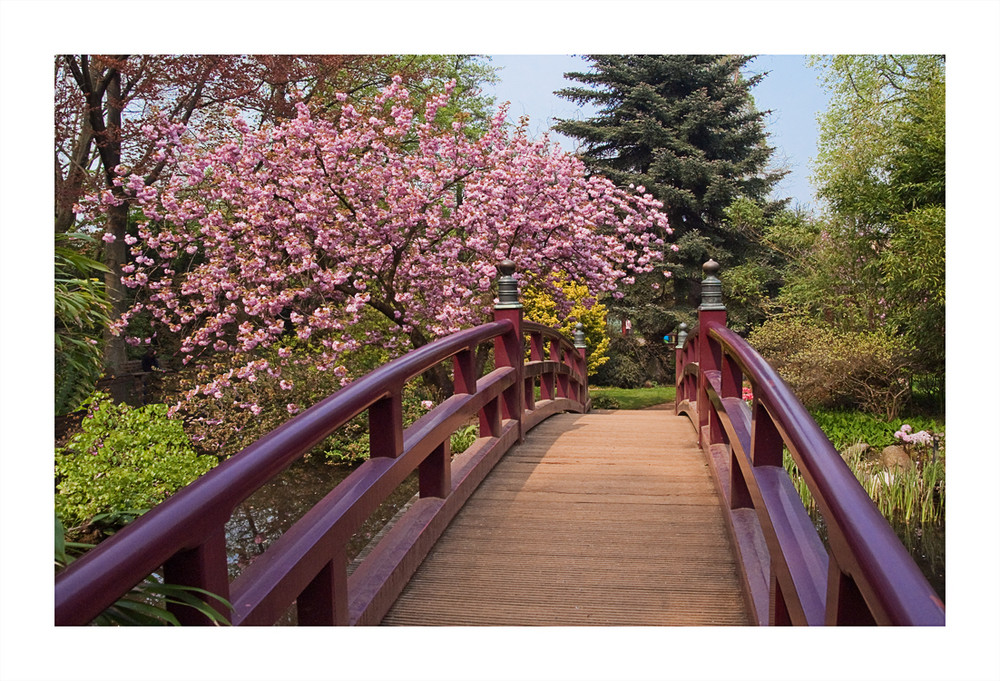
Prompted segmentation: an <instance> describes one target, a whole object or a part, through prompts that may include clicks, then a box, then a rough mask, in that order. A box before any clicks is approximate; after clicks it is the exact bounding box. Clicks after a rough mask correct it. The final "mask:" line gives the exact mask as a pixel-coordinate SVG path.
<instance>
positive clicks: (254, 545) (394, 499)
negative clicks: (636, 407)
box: [226, 457, 418, 625]
mask: <svg viewBox="0 0 1000 681" xmlns="http://www.w3.org/2000/svg"><path fill="white" fill-rule="evenodd" d="M353 470H354V467H351V466H345V465H338V464H330V463H327V462H326V461H325V460H323V459H322V458H321V457H310V458H307V459H301V460H299V461H296V462H295V463H293V464H292V465H291V466H289V467H288V468H286V469H285V470H284V471H282V473H281V474H280V475H278V476H277V477H275V478H274V479H273V480H271V481H270V482H268V483H267V484H266V485H264V486H263V487H261V488H260V489H259V490H257V491H256V492H255V493H254V494H253V495H251V496H250V497H249V498H248V499H247V500H246V501H244V502H243V503H242V504H240V505H239V506H237V507H236V510H235V511H233V515H232V517H231V518H230V520H229V522H228V523H227V524H226V550H227V555H228V562H229V577H230V579H233V578H235V577H236V576H237V575H239V574H240V572H242V571H243V570H244V569H245V568H246V566H247V565H249V564H250V562H251V561H252V560H253V559H254V558H255V557H256V556H258V555H260V554H261V553H263V552H264V550H265V549H266V548H267V547H268V546H269V545H271V544H272V543H274V542H275V541H277V539H278V538H279V537H280V536H281V535H282V534H283V533H284V532H285V531H287V530H288V528H290V527H291V526H292V525H293V524H295V522H296V521H297V520H298V519H299V518H301V517H302V516H303V515H304V514H305V513H306V512H307V511H308V510H309V509H310V508H312V507H313V506H314V505H315V504H316V503H318V502H319V501H320V500H321V499H322V498H323V497H325V496H326V495H327V493H329V492H330V490H332V489H333V488H334V487H336V486H337V484H338V483H340V482H341V481H342V480H344V478H346V477H347V476H348V475H350V473H351V471H353ZM417 489H418V482H417V476H416V473H414V474H413V475H411V476H410V477H409V478H407V479H406V481H404V483H403V484H402V485H400V486H399V488H397V490H396V491H395V492H394V493H393V494H392V495H391V496H390V497H389V498H388V499H387V500H386V501H385V502H384V503H383V504H382V505H381V506H379V508H378V509H377V510H376V511H375V512H374V513H373V514H372V515H371V517H369V518H368V520H367V521H365V523H364V525H363V526H362V527H361V529H360V530H359V531H358V532H357V533H356V534H355V535H354V537H353V538H352V539H351V542H350V543H349V544H348V546H347V558H348V560H353V559H354V558H355V557H356V556H357V555H358V554H359V553H361V551H362V550H363V549H364V548H365V547H366V546H367V545H368V544H369V543H370V542H371V540H372V538H373V537H375V536H376V535H377V534H378V532H379V530H381V529H382V528H383V527H384V526H385V524H386V523H387V522H388V521H389V520H391V519H392V517H393V516H394V515H395V514H396V512H397V511H398V510H399V509H400V508H402V507H403V506H404V505H405V504H406V503H407V502H408V501H409V500H410V499H411V498H412V497H413V495H414V494H416V492H417ZM295 620H296V617H295V607H294V606H293V607H292V608H290V609H289V611H288V612H287V613H285V616H284V617H283V618H282V619H281V620H280V621H279V622H278V624H279V625H290V624H295Z"/></svg>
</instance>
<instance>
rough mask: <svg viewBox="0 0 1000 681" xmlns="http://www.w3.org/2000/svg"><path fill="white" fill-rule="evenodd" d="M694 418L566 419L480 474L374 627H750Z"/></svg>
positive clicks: (647, 414) (535, 433) (638, 414)
mask: <svg viewBox="0 0 1000 681" xmlns="http://www.w3.org/2000/svg"><path fill="white" fill-rule="evenodd" d="M719 503H720V502H719V497H718V494H717V493H716V491H715V487H714V485H713V483H712V478H711V474H710V473H709V470H708V466H707V463H706V461H705V457H704V455H703V454H702V453H701V451H700V450H699V449H698V445H697V441H696V439H695V432H694V429H693V428H692V426H691V424H690V422H689V421H688V420H687V419H686V418H683V417H676V416H674V415H672V414H670V413H669V412H663V411H618V412H613V413H603V414H587V415H579V414H561V415H557V416H554V417H552V418H550V419H548V420H547V421H546V422H544V423H542V424H540V425H539V426H537V427H536V428H534V429H533V430H532V431H531V433H530V435H529V436H528V438H527V439H526V440H525V442H524V443H523V444H521V445H520V446H518V447H516V448H514V449H513V450H511V451H510V452H509V453H508V454H507V455H506V456H505V457H504V458H503V459H502V460H501V461H500V462H499V463H498V464H497V466H496V467H495V468H494V469H493V471H492V473H490V475H489V476H487V478H486V479H485V480H484V481H483V482H482V484H481V485H480V487H479V489H478V490H477V491H476V492H475V494H474V495H473V496H472V498H471V499H470V500H469V501H468V502H467V503H466V505H465V507H464V508H463V509H462V511H460V512H459V514H458V515H457V516H456V518H455V520H454V521H452V523H451V525H450V526H449V527H448V529H447V530H446V531H445V533H444V535H443V536H442V537H441V538H440V539H439V540H438V542H437V544H436V545H435V547H434V548H433V549H432V550H431V553H430V554H429V555H428V556H427V558H426V560H425V561H424V563H423V565H421V567H420V568H419V570H418V571H417V572H416V574H415V575H414V576H413V578H412V579H411V580H410V583H409V584H408V585H407V587H406V589H405V590H404V591H403V593H402V594H401V595H400V597H399V599H398V600H397V601H396V604H395V605H394V606H393V608H392V609H391V610H390V611H389V613H388V614H387V615H386V616H385V618H384V619H383V621H382V623H383V624H388V625H558V626H565V625H685V626H697V625H743V624H749V620H748V617H747V613H746V607H745V604H744V600H743V595H742V593H741V590H740V582H739V576H738V574H737V569H736V563H735V560H734V557H733V552H732V549H731V546H730V543H729V538H728V536H727V533H726V529H725V525H724V521H723V516H722V509H721V508H720V506H719Z"/></svg>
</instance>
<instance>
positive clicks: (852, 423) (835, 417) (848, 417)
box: [810, 409, 944, 452]
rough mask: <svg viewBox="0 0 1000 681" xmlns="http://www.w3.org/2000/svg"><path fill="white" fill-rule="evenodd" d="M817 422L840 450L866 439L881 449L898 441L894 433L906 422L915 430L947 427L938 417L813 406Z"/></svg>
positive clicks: (813, 414)
mask: <svg viewBox="0 0 1000 681" xmlns="http://www.w3.org/2000/svg"><path fill="white" fill-rule="evenodd" d="M810 413H811V414H812V417H813V419H815V421H816V424H817V425H818V426H819V427H820V428H821V429H822V430H823V432H824V433H825V434H826V436H827V437H828V438H830V442H831V443H833V446H834V447H835V448H836V449H837V451H841V452H842V451H844V450H845V449H847V448H848V447H850V446H851V445H855V444H858V443H859V442H863V443H865V444H868V445H871V447H872V448H874V449H878V450H881V449H883V448H884V447H888V446H889V445H893V444H898V442H897V440H896V438H895V437H894V435H893V433H895V432H896V431H898V430H899V429H900V427H901V426H902V425H903V424H904V423H908V424H910V425H911V426H913V429H914V430H926V431H933V432H935V433H941V432H943V431H944V426H943V424H940V423H938V421H936V420H935V419H931V418H928V417H924V416H907V417H906V418H900V417H896V418H895V419H892V420H885V419H882V418H879V417H877V416H873V415H872V414H867V413H864V412H860V411H851V410H843V409H813V410H811V411H810Z"/></svg>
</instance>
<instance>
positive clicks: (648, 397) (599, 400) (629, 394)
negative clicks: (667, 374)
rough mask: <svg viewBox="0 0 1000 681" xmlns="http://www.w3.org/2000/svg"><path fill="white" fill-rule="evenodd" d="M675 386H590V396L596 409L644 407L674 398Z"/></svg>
mask: <svg viewBox="0 0 1000 681" xmlns="http://www.w3.org/2000/svg"><path fill="white" fill-rule="evenodd" d="M676 390H677V388H676V387H675V386H672V385H668V386H660V387H656V388H633V389H626V388H600V387H597V386H590V398H591V399H592V400H593V401H594V407H595V408H597V409H645V408H646V407H652V406H655V405H657V404H663V403H664V402H670V401H672V400H673V399H674V394H675V392H676Z"/></svg>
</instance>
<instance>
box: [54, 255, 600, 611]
mask: <svg viewBox="0 0 1000 681" xmlns="http://www.w3.org/2000/svg"><path fill="white" fill-rule="evenodd" d="M500 270H501V273H502V275H503V276H502V277H501V278H500V303H499V304H498V305H497V308H496V310H495V312H494V321H493V322H490V323H488V324H484V325H482V326H479V327H476V328H473V329H468V330H466V331H460V332H458V333H456V334H453V335H451V336H448V337H446V338H442V339H440V340H438V341H435V342H433V343H430V344H428V345H426V346H424V347H422V348H419V349H417V350H414V351H413V352H410V353H408V354H407V355H404V356H403V357H400V358H399V359H396V360H394V361H392V362H389V363H388V364H386V365H385V366H382V367H380V368H378V369H376V370H375V371H373V372H371V373H370V374H368V375H366V376H364V377H363V378H361V379H359V380H357V381H355V382H354V383H352V384H350V385H348V386H347V387H345V388H343V389H341V390H339V391H337V392H336V393H334V394H333V395H331V396H330V397H328V398H326V399H325V400H323V401H321V402H319V403H317V404H315V405H314V406H313V407H311V408H310V409H307V410H306V411H304V412H303V413H302V414H300V415H298V416H296V417H295V418H293V419H291V420H289V421H288V422H287V423H285V424H284V425H282V426H281V427H279V428H277V429H275V430H273V431H271V432H270V433H268V434H267V435H265V436H264V437H263V438H261V439H260V440H258V441H257V442H255V443H254V444H252V445H250V446H249V447H247V448H246V449H244V450H243V451H242V452H240V453H238V454H236V455H235V456H233V457H232V458H230V459H228V460H227V461H225V462H223V463H222V464H220V465H219V466H218V467H217V468H215V469H214V470H212V471H210V472H209V473H208V474H206V475H204V476H203V477H201V478H199V479H198V480H196V481H195V482H193V483H192V484H190V485H188V486H187V487H185V488H184V489H182V490H180V491H178V492H177V494H175V495H174V496H173V497H171V498H170V499H168V500H166V501H165V502H164V503H162V504H160V505H159V506H157V507H156V508H154V509H152V510H151V511H149V512H148V513H146V514H144V515H143V516H141V517H140V518H138V519H137V520H135V521H134V522H133V523H131V524H130V525H129V526H127V527H125V528H124V529H123V530H121V531H120V532H118V533H117V534H116V535H114V536H113V537H111V538H109V539H107V540H106V541H105V542H103V543H102V544H100V545H99V546H98V547H97V548H95V549H94V550H92V551H90V552H89V553H87V554H86V555H85V556H83V557H82V558H80V559H79V560H77V561H75V562H73V563H72V564H71V565H70V566H69V567H68V568H67V569H66V570H64V571H63V572H61V573H60V574H59V575H58V576H57V577H56V584H55V622H56V624H57V625H82V624H87V623H88V622H90V621H91V620H92V619H94V618H95V617H96V616H97V615H98V614H100V613H101V612H102V611H103V610H104V609H105V608H107V607H108V606H110V605H111V604H112V603H114V601H115V600H117V599H118V598H119V597H121V596H122V595H123V594H125V593H126V592H127V591H128V590H129V589H131V588H132V587H133V586H134V585H135V584H137V583H139V582H140V581H142V580H143V579H144V578H145V577H146V576H147V575H149V574H151V573H153V572H154V571H156V570H158V569H160V568H161V567H162V568H163V570H164V579H165V581H167V582H169V583H172V584H182V585H189V586H195V587H200V588H202V589H206V590H208V591H210V592H212V593H213V594H216V595H218V596H221V597H223V598H225V599H227V600H229V601H230V602H231V603H232V605H233V610H232V611H231V612H229V615H230V617H231V621H232V623H233V624H235V625H265V624H273V623H274V622H275V621H276V620H278V618H280V617H281V616H282V615H283V614H284V612H285V611H286V610H287V609H288V608H289V607H290V606H291V605H292V603H293V602H294V603H296V604H297V611H298V622H299V624H300V625H326V624H377V623H378V622H379V621H380V620H381V618H382V617H383V615H384V614H385V613H386V612H387V611H388V609H389V607H391V605H392V603H393V602H394V601H395V599H396V597H397V596H398V595H399V593H400V592H401V591H402V589H403V587H404V586H405V585H406V582H407V581H408V580H409V579H410V577H411V576H412V574H413V572H414V571H415V570H416V568H417V567H418V566H419V565H420V563H421V561H422V560H423V558H424V557H425V556H426V555H427V552H428V551H429V550H430V548H431V546H433V544H434V542H435V541H436V540H437V538H438V537H439V536H440V534H441V532H443V531H444V528H445V527H447V525H448V523H449V522H450V521H451V519H452V518H453V517H454V516H455V514H456V513H457V512H458V510H459V509H460V508H461V507H462V505H463V504H464V503H465V501H466V500H467V499H468V498H469V496H470V495H471V494H472V492H473V490H475V488H476V486H477V485H478V484H479V483H480V482H481V481H482V479H483V478H484V477H485V476H486V474H487V473H488V472H489V470H490V469H491V468H492V467H493V465H494V464H495V463H496V462H497V461H498V460H499V459H500V457H501V456H502V455H503V454H504V453H505V452H506V451H507V450H508V449H509V448H510V447H511V446H513V445H514V444H515V443H517V442H519V441H520V440H521V439H522V438H523V437H524V434H525V433H526V432H527V431H528V430H530V429H531V428H532V427H534V426H535V425H536V424H537V423H539V422H540V421H542V420H544V419H545V418H547V417H548V416H551V415H552V414H555V413H558V412H561V411H576V412H583V411H586V410H587V409H588V408H589V406H590V399H589V397H588V389H587V367H586V359H585V350H584V349H583V348H582V347H580V346H581V345H582V334H581V333H579V332H578V333H577V343H576V346H575V347H574V344H573V343H571V342H570V341H569V340H567V339H566V338H565V337H563V336H562V335H561V334H560V333H559V332H558V331H556V330H554V329H550V328H547V327H544V326H541V325H539V324H534V323H532V322H526V321H523V319H522V310H521V305H520V303H518V302H517V284H516V282H515V281H514V279H513V277H512V276H511V274H512V273H513V263H510V262H509V261H507V262H504V263H501V267H500ZM525 336H527V340H528V344H529V346H530V353H531V354H530V358H529V361H525V359H524V358H525ZM491 341H492V343H493V347H494V357H495V365H496V369H495V370H494V371H492V372H490V373H489V374H487V375H485V376H482V377H479V376H477V373H476V362H475V356H476V349H477V347H478V346H479V345H480V344H482V343H488V342H491ZM546 344H547V346H548V350H549V352H548V353H547V356H546V352H545V347H546ZM448 360H451V361H452V362H453V367H454V394H453V395H452V397H450V398H448V399H447V400H445V401H444V402H442V403H441V404H440V405H438V406H437V407H435V408H434V409H432V410H431V411H430V412H428V413H427V414H425V415H424V416H423V417H421V418H420V419H419V420H417V421H416V422H415V423H413V424H412V425H411V426H410V427H409V428H406V429H405V430H404V428H403V421H402V394H403V386H404V385H405V384H406V383H407V382H408V381H410V380H412V379H414V378H415V377H417V376H419V375H420V374H422V373H424V372H425V371H427V370H428V369H430V368H431V367H433V366H435V365H437V364H440V363H442V362H446V361H448ZM536 384H540V393H541V395H540V398H539V399H538V400H536V399H535V386H536ZM365 410H367V411H368V419H369V425H370V441H371V445H370V447H371V450H370V454H371V457H370V458H369V460H368V461H365V462H364V463H363V464H361V465H360V466H359V467H358V468H357V469H356V470H355V471H353V472H352V473H351V474H350V475H349V476H348V477H347V478H346V479H345V480H344V481H343V482H341V483H340V484H339V485H337V486H336V487H335V488H334V489H333V490H332V491H331V492H330V493H329V494H327V496H326V497H325V498H323V499H322V500H321V501H320V502H319V503H318V504H316V506H314V507H313V508H312V509H311V510H309V511H308V512H307V513H306V514H305V515H304V516H303V517H302V518H301V519H300V520H299V521H298V522H297V523H296V524H295V525H293V526H292V527H291V528H290V529H289V530H288V531H287V532H285V533H284V534H283V535H282V536H281V537H280V538H279V539H278V540H277V541H276V542H274V544H272V545H271V546H269V547H268V549H267V550H266V551H265V552H264V553H263V554H262V555H261V556H259V557H258V558H257V559H256V560H255V561H254V562H253V563H251V564H250V565H249V566H248V567H247V568H246V569H245V570H244V571H243V572H242V573H241V574H240V575H239V576H238V577H237V578H236V579H235V580H234V581H232V582H231V583H230V580H229V574H228V568H227V564H226V546H225V531H224V527H225V524H226V522H227V521H228V520H229V517H230V515H231V514H232V512H233V510H234V509H235V508H236V506H237V505H238V504H239V503H240V502H242V501H243V500H245V499H246V498H247V497H249V496H250V495H251V494H252V493H253V492H254V491H256V490H257V489H259V488H260V487H261V486H262V485H264V484H265V483H266V482H267V481H268V480H270V479H272V478H273V477H274V476H276V475H277V474H278V473H279V472H281V471H282V470H283V469H285V468H286V467H287V466H289V465H290V464H291V463H292V462H294V461H295V460H297V459H299V458H300V457H301V456H302V455H303V454H305V453H306V452H308V451H309V450H310V449H311V448H312V447H314V446H315V445H317V444H318V443H320V442H321V441H322V440H323V439H324V438H326V437H327V436H329V435H330V434H332V433H333V432H334V431H336V430H337V429H338V428H340V427H341V426H343V425H344V424H346V423H347V422H348V421H349V420H351V419H352V418H353V417H355V416H356V415H358V414H360V413H361V412H363V411H365ZM476 415H478V417H479V439H477V440H476V442H475V443H474V444H473V445H472V446H471V447H469V449H467V450H466V451H465V452H463V453H462V454H460V455H458V456H455V457H454V458H453V457H452V456H451V451H450V438H451V435H452V433H454V432H455V431H456V430H457V429H459V428H460V427H462V426H463V425H464V424H466V423H467V422H468V421H469V419H470V418H474V417H475V416H476ZM415 470H416V471H418V476H419V487H420V493H419V499H418V500H417V501H416V502H415V503H414V504H413V505H411V506H410V508H409V509H408V510H407V511H406V512H405V513H404V514H403V515H402V516H401V517H400V519H399V520H398V521H397V522H396V523H395V524H394V525H393V526H392V528H391V529H390V530H389V531H388V532H387V533H386V534H385V535H384V536H383V537H382V539H381V540H380V541H379V543H378V544H377V545H376V546H375V547H374V548H373V550H372V551H371V553H369V554H368V555H367V557H366V558H365V559H364V560H363V561H362V562H361V563H360V564H359V565H358V566H357V568H356V569H355V571H354V572H353V573H352V574H351V575H350V576H348V571H347V548H346V547H347V543H348V541H349V540H350V538H351V536H352V535H353V534H354V533H355V532H356V531H357V530H358V528H360V526H361V524H362V523H363V522H364V521H365V519H366V518H368V516H369V515H370V514H371V513H372V512H373V511H374V510H375V509H376V508H377V507H378V506H379V504H380V503H382V502H383V501H384V500H385V499H386V498H387V497H388V496H389V495H390V494H391V493H392V492H393V491H394V490H395V489H396V488H397V487H398V486H399V485H400V484H401V483H402V482H403V481H404V480H405V479H406V477H407V476H408V475H409V474H410V473H412V472H413V471H415ZM212 605H214V606H215V607H216V608H217V609H219V610H220V611H222V612H228V611H227V610H226V609H225V608H223V607H222V605H221V604H220V603H219V602H218V601H214V602H212ZM174 614H175V615H176V616H177V618H178V619H179V620H180V621H181V623H183V624H206V623H207V620H206V619H205V618H204V617H203V616H202V615H200V614H199V613H197V612H196V611H195V610H193V609H192V608H187V607H180V608H177V609H175V610H174Z"/></svg>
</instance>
